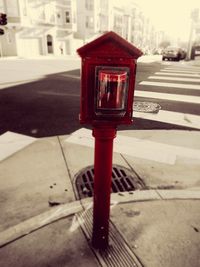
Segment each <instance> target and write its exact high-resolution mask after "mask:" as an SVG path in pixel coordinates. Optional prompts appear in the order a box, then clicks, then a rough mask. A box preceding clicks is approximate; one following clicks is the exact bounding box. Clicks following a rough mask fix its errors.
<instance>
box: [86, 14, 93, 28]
mask: <svg viewBox="0 0 200 267" xmlns="http://www.w3.org/2000/svg"><path fill="white" fill-rule="evenodd" d="M85 27H86V28H89V29H91V28H93V27H94V19H93V17H90V16H86V20H85Z"/></svg>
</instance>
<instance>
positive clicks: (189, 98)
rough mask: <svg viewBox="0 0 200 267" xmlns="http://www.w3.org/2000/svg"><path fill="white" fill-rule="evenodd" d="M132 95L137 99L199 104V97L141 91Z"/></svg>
mask: <svg viewBox="0 0 200 267" xmlns="http://www.w3.org/2000/svg"><path fill="white" fill-rule="evenodd" d="M134 94H135V96H137V97H145V98H157V99H165V100H172V101H179V102H185V103H193V104H200V97H199V96H190V95H178V94H167V93H157V92H149V91H141V90H136V91H135V93H134Z"/></svg>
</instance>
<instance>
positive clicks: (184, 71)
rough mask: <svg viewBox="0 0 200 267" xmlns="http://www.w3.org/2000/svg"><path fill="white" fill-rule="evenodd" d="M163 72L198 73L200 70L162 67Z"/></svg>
mask: <svg viewBox="0 0 200 267" xmlns="http://www.w3.org/2000/svg"><path fill="white" fill-rule="evenodd" d="M160 71H163V72H169V71H170V72H177V73H178V72H180V73H197V74H198V73H200V70H180V69H162V70H160Z"/></svg>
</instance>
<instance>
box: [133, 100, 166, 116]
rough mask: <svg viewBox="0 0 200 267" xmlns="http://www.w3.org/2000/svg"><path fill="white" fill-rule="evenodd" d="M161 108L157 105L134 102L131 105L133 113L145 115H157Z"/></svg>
mask: <svg viewBox="0 0 200 267" xmlns="http://www.w3.org/2000/svg"><path fill="white" fill-rule="evenodd" d="M160 109H161V106H160V105H159V104H158V103H153V102H144V101H135V102H134V103H133V111H137V112H146V113H158V112H159V110H160Z"/></svg>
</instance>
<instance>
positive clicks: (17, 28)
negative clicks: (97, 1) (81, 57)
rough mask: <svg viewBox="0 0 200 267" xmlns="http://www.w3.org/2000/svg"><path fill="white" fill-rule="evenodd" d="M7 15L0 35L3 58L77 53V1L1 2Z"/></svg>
mask: <svg viewBox="0 0 200 267" xmlns="http://www.w3.org/2000/svg"><path fill="white" fill-rule="evenodd" d="M0 11H1V12H4V13H6V14H7V18H8V24H7V25H6V26H4V27H3V28H4V30H5V34H4V35H1V36H0V40H1V54H2V55H3V56H22V57H30V56H39V55H51V54H52V55H62V54H63V55H66V54H74V53H75V52H76V48H77V46H80V43H79V44H76V42H75V41H76V40H74V32H75V31H76V30H77V17H76V15H77V13H76V0H69V1H67V0H52V1H49V0H34V1H33V0H12V1H10V0H0Z"/></svg>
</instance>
